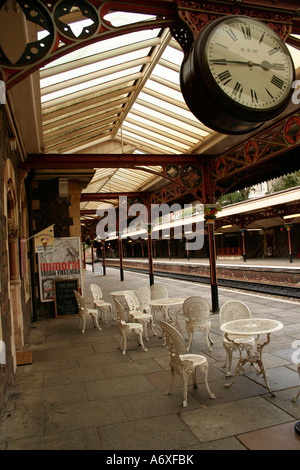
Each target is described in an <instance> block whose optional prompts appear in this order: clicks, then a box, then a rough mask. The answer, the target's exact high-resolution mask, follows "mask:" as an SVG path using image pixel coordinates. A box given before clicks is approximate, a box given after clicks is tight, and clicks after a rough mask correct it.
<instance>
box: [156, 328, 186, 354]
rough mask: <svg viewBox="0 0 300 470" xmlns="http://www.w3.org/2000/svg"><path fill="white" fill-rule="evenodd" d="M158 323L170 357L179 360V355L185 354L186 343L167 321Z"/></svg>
mask: <svg viewBox="0 0 300 470" xmlns="http://www.w3.org/2000/svg"><path fill="white" fill-rule="evenodd" d="M160 325H161V329H162V332H163V335H164V337H165V339H166V344H167V348H168V350H169V353H170V355H171V357H172V358H173V359H176V360H177V361H180V362H181V359H180V357H179V355H180V354H186V345H185V342H184V339H183V337H182V335H181V334H180V333H179V331H177V330H176V328H174V327H173V326H171V325H170V324H169V323H166V322H164V321H161V322H160Z"/></svg>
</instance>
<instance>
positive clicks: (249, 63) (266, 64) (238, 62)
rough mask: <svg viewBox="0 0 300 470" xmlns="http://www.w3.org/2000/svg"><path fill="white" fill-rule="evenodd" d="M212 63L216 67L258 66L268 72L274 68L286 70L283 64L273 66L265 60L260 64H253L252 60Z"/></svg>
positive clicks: (219, 60)
mask: <svg viewBox="0 0 300 470" xmlns="http://www.w3.org/2000/svg"><path fill="white" fill-rule="evenodd" d="M212 63H213V64H216V65H226V64H240V65H248V66H249V67H253V66H258V67H261V68H262V69H264V70H266V71H268V70H270V69H272V68H273V69H275V70H284V65H283V64H271V63H270V62H268V61H267V60H263V61H262V62H261V63H260V64H258V63H256V62H252V60H248V61H243V60H228V59H213V60H212Z"/></svg>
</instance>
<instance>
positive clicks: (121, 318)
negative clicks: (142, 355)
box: [114, 298, 148, 355]
mask: <svg viewBox="0 0 300 470" xmlns="http://www.w3.org/2000/svg"><path fill="white" fill-rule="evenodd" d="M114 301H115V305H116V312H117V320H118V329H119V332H120V337H121V338H120V349H121V350H122V354H123V355H124V354H126V347H127V338H128V337H129V336H132V334H136V336H137V341H138V343H139V344H140V345H141V346H142V348H143V350H144V351H145V352H147V351H148V349H146V348H145V346H144V343H143V325H141V324H140V323H136V322H135V323H126V314H125V312H124V308H123V305H121V304H120V302H119V301H118V299H116V298H114Z"/></svg>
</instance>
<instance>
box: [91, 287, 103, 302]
mask: <svg viewBox="0 0 300 470" xmlns="http://www.w3.org/2000/svg"><path fill="white" fill-rule="evenodd" d="M90 289H91V292H92V296H93V300H94V301H97V300H101V299H102V297H103V294H102V290H101V288H100V287H99V286H97V284H91V286H90Z"/></svg>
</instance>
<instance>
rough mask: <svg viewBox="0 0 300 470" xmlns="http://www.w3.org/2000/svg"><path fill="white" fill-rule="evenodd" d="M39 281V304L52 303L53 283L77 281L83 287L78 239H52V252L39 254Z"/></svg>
mask: <svg viewBox="0 0 300 470" xmlns="http://www.w3.org/2000/svg"><path fill="white" fill-rule="evenodd" d="M38 265H39V280H40V300H41V302H53V300H54V289H53V281H54V280H55V281H59V280H64V279H78V284H79V289H80V288H81V287H82V285H83V279H82V263H81V246H80V238H79V237H65V238H55V239H54V251H53V252H46V253H39V254H38Z"/></svg>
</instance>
